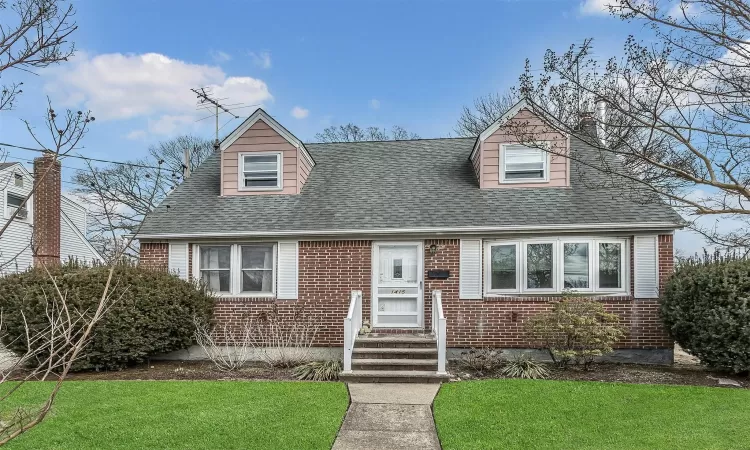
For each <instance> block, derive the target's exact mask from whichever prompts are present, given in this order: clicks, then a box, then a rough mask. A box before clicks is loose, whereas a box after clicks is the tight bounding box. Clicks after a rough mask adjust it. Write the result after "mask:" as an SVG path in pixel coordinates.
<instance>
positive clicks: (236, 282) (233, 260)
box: [192, 241, 279, 298]
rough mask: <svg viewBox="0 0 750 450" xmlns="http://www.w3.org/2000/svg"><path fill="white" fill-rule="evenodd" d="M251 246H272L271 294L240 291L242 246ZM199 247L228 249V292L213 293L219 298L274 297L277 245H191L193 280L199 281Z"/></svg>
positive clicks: (265, 243)
mask: <svg viewBox="0 0 750 450" xmlns="http://www.w3.org/2000/svg"><path fill="white" fill-rule="evenodd" d="M252 245H270V246H272V250H271V251H272V253H273V263H272V265H271V266H272V276H271V292H248V291H242V250H241V247H243V246H252ZM201 247H230V255H229V292H214V294H215V295H217V296H219V297H252V298H258V297H276V275H277V274H276V272H277V270H278V267H277V266H278V259H279V254H278V243H277V242H269V241H256V242H236V243H226V242H204V243H201V244H194V245H193V262H192V264H193V270H192V272H193V278H195V279H196V280H200V279H201V270H200V263H201V261H200V255H201V251H200V249H201Z"/></svg>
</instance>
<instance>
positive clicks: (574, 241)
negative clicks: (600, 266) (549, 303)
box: [558, 238, 598, 292]
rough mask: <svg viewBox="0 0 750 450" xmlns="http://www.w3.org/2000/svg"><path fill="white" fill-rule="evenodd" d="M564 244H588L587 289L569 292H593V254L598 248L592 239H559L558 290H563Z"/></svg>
mask: <svg viewBox="0 0 750 450" xmlns="http://www.w3.org/2000/svg"><path fill="white" fill-rule="evenodd" d="M565 244H588V246H589V287H587V288H571V289H570V290H571V291H575V292H594V291H595V290H596V289H594V281H595V280H594V278H595V277H596V273H595V272H594V269H595V267H594V260H595V259H596V257H595V256H594V252H595V251H597V250H598V246H597V244H596V242H595V240H594V239H574V238H570V239H560V257H559V258H558V259H559V260H560V289H565Z"/></svg>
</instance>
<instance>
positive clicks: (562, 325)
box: [526, 298, 625, 369]
mask: <svg viewBox="0 0 750 450" xmlns="http://www.w3.org/2000/svg"><path fill="white" fill-rule="evenodd" d="M526 331H527V333H528V334H529V336H530V338H531V339H533V340H534V341H536V342H538V343H540V344H541V346H542V348H544V349H545V350H547V351H548V352H549V354H550V356H551V357H552V361H554V362H555V363H556V364H557V365H558V366H559V367H560V368H565V367H567V366H568V364H570V363H571V362H574V363H576V364H583V366H584V368H585V369H588V368H589V367H590V366H591V363H592V362H593V361H594V358H595V357H597V356H602V355H605V354H607V353H610V352H612V345H614V343H615V342H617V341H618V340H620V339H621V338H622V337H623V336H625V329H624V328H623V327H622V326H621V325H620V318H619V317H618V316H617V315H616V314H611V313H608V312H606V311H605V310H604V306H603V305H602V304H601V303H599V302H596V301H589V300H585V299H578V298H564V299H563V300H562V301H559V302H556V303H554V304H553V305H552V310H551V311H549V312H544V313H541V314H537V315H535V316H533V317H532V318H531V319H530V320H529V321H528V322H526Z"/></svg>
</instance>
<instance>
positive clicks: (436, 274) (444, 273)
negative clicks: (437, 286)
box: [427, 269, 451, 279]
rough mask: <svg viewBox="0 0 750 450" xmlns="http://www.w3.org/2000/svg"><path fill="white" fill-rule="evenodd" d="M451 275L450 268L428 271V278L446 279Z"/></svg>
mask: <svg viewBox="0 0 750 450" xmlns="http://www.w3.org/2000/svg"><path fill="white" fill-rule="evenodd" d="M450 276H451V271H450V270H441V269H431V270H428V271H427V278H442V279H446V278H448V277H450Z"/></svg>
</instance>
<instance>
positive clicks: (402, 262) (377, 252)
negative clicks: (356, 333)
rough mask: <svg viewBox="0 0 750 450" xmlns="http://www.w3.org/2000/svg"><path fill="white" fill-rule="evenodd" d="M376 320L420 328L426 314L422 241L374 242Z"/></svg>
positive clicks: (385, 325)
mask: <svg viewBox="0 0 750 450" xmlns="http://www.w3.org/2000/svg"><path fill="white" fill-rule="evenodd" d="M372 260H373V265H372V266H373V286H372V287H373V295H372V320H373V326H374V327H381V328H416V327H421V326H422V324H423V320H422V316H423V312H424V308H423V306H422V303H423V298H424V296H423V295H422V272H423V270H422V244H421V243H419V242H416V243H401V242H399V243H386V242H383V243H376V244H375V245H374V246H373V258H372Z"/></svg>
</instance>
